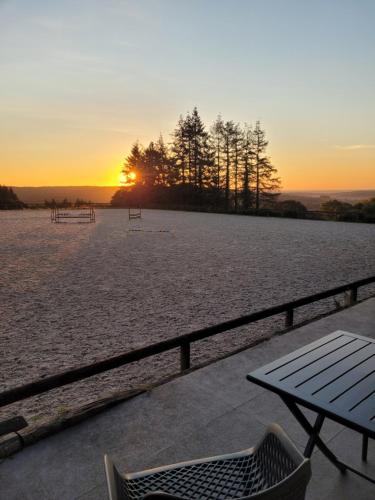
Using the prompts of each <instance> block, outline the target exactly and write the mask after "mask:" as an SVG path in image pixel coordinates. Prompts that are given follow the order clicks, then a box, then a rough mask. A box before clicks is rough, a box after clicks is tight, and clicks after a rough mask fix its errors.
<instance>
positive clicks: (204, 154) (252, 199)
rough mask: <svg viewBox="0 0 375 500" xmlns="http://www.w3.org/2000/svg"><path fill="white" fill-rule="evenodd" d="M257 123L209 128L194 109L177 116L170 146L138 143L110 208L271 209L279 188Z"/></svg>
mask: <svg viewBox="0 0 375 500" xmlns="http://www.w3.org/2000/svg"><path fill="white" fill-rule="evenodd" d="M267 146H268V141H267V140H266V135H265V131H264V129H263V128H262V127H261V124H260V122H256V123H255V125H254V126H251V125H249V124H244V125H240V124H238V123H235V122H233V121H224V120H223V119H222V117H221V116H220V115H219V116H218V118H217V119H216V120H215V122H214V123H213V124H212V125H211V127H209V128H207V127H206V125H205V124H204V123H203V120H202V118H201V117H200V115H199V113H198V110H197V108H194V109H193V111H192V112H189V113H187V114H186V116H180V118H179V120H178V122H177V125H176V128H175V129H174V131H173V132H172V134H171V140H170V142H169V143H166V142H164V139H163V137H162V136H161V135H160V137H159V139H158V140H157V141H156V142H154V141H152V142H150V144H149V145H148V146H146V147H144V146H142V145H141V144H140V143H139V142H136V143H135V144H134V145H133V147H132V149H131V152H130V154H129V155H128V156H127V157H126V159H125V163H124V167H123V170H122V179H123V182H122V184H123V187H122V188H121V189H120V190H119V191H118V192H117V193H115V195H114V197H113V200H112V204H113V205H117V206H121V205H129V204H138V205H142V206H163V207H166V208H168V207H170V208H173V207H183V208H189V207H192V208H193V207H196V208H206V209H212V210H215V209H216V210H225V211H235V212H238V211H242V212H246V211H247V210H250V209H251V210H253V209H256V210H258V209H259V208H261V207H269V206H271V205H272V203H273V199H274V198H275V196H276V195H277V193H278V190H279V188H280V180H279V178H278V177H277V170H276V168H275V167H274V166H273V165H272V163H271V161H270V158H269V156H268V155H267Z"/></svg>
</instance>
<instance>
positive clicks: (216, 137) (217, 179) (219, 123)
mask: <svg viewBox="0 0 375 500" xmlns="http://www.w3.org/2000/svg"><path fill="white" fill-rule="evenodd" d="M210 140H211V148H212V150H213V151H214V170H213V173H212V184H213V185H214V186H215V187H216V189H217V190H219V189H220V188H221V183H222V182H221V181H222V179H221V177H222V169H223V155H222V153H223V151H224V144H223V141H224V123H223V120H222V118H221V116H220V115H219V116H218V117H217V119H216V121H215V122H214V124H213V125H212V127H211V134H210Z"/></svg>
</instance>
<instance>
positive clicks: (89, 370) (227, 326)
mask: <svg viewBox="0 0 375 500" xmlns="http://www.w3.org/2000/svg"><path fill="white" fill-rule="evenodd" d="M371 283H375V276H372V277H370V278H365V279H362V280H358V281H354V282H352V283H348V284H346V285H342V286H338V287H335V288H331V289H330V290H326V291H324V292H319V293H315V294H313V295H309V296H307V297H302V298H300V299H297V300H293V301H291V302H286V303H284V304H280V305H277V306H273V307H269V308H267V309H263V310H261V311H257V312H253V313H251V314H247V315H245V316H241V317H239V318H235V319H232V320H229V321H224V322H223V323H219V324H217V325H213V326H209V327H207V328H203V329H201V330H196V331H194V332H191V333H186V334H184V335H180V336H178V337H173V338H170V339H166V340H162V341H161V342H157V343H155V344H151V345H148V346H145V347H141V348H140V349H135V350H133V351H129V352H125V353H123V354H120V355H117V356H114V357H111V358H108V359H105V360H102V361H98V362H95V363H92V364H89V365H86V366H82V367H80V368H73V369H69V370H66V371H63V372H60V373H58V374H56V375H52V376H50V377H46V378H44V379H41V380H36V381H34V382H30V383H28V384H25V385H22V386H19V387H15V388H13V389H9V390H7V391H3V392H1V393H0V407H2V406H6V405H9V404H11V403H15V402H17V401H21V400H23V399H26V398H29V397H31V396H36V395H38V394H42V393H44V392H47V391H50V390H51V389H56V388H58V387H62V386H64V385H67V384H72V383H73V382H78V381H79V380H83V379H85V378H88V377H92V376H93V375H98V374H99V373H103V372H105V371H108V370H113V369H114V368H119V367H121V366H124V365H127V364H129V363H133V362H135V361H139V360H141V359H145V358H148V357H150V356H154V355H155V354H160V353H162V352H166V351H170V350H171V349H176V348H179V349H180V367H181V371H183V370H186V369H188V368H190V364H191V363H190V346H191V344H192V343H193V342H197V341H199V340H203V339H206V338H208V337H212V336H214V335H217V334H219V333H223V332H226V331H229V330H233V329H234V328H238V327H240V326H244V325H248V324H250V323H254V322H255V321H259V320H261V319H265V318H269V317H271V316H275V315H277V314H281V313H285V326H286V327H287V328H290V327H292V326H293V316H294V310H295V309H297V308H298V307H301V306H305V305H307V304H311V303H313V302H317V301H319V300H323V299H326V298H329V297H332V296H335V295H339V294H341V293H346V294H347V297H348V300H347V302H346V303H347V305H352V304H354V302H355V301H356V300H357V291H358V288H360V287H362V286H366V285H370V284H371Z"/></svg>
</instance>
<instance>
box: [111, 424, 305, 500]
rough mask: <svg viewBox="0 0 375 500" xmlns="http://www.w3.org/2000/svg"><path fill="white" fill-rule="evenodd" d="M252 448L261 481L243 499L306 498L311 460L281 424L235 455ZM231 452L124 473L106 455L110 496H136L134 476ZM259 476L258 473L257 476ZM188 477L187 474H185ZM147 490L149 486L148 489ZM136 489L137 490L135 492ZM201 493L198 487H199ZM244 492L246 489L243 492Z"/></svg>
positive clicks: (153, 498)
mask: <svg viewBox="0 0 375 500" xmlns="http://www.w3.org/2000/svg"><path fill="white" fill-rule="evenodd" d="M249 452H250V453H251V454H254V459H255V464H256V469H257V471H256V473H255V475H253V473H252V475H253V480H254V481H256V482H257V484H255V488H254V485H252V488H251V489H252V493H250V490H249V493H248V496H243V497H241V498H242V500H245V499H251V500H303V499H304V498H305V492H306V488H307V485H308V483H309V480H310V478H311V467H310V461H309V460H308V459H306V458H305V457H304V456H303V455H302V454H301V453H300V452H299V450H298V449H297V448H296V447H295V446H294V444H293V443H292V442H291V441H290V439H289V438H288V437H287V435H286V434H285V433H284V431H283V430H282V429H281V427H279V426H278V425H277V424H272V425H271V426H269V427H268V429H267V431H266V433H265V435H264V437H263V439H262V441H261V442H260V443H259V444H258V446H256V447H255V448H252V449H250V450H245V451H244V452H240V453H238V454H231V455H230V457H231V458H233V457H234V456H236V457H238V456H242V455H244V456H246V455H247V456H248V454H249ZM228 457H229V455H223V456H221V457H211V459H200V460H193V461H190V462H185V463H180V464H174V465H170V466H166V467H162V468H158V469H153V470H150V471H143V472H140V473H135V474H127V475H126V476H125V477H123V476H122V475H121V474H120V473H119V472H118V471H117V469H116V467H115V466H114V464H113V463H112V461H111V459H110V458H109V457H108V456H107V455H105V457H104V461H105V469H106V476H107V484H108V490H109V499H110V500H127V499H129V498H134V491H133V490H132V486H131V483H132V481H133V482H134V479H137V480H138V479H139V478H141V477H145V476H150V474H155V472H156V471H157V472H160V471H161V470H164V471H166V470H169V471H171V470H175V469H176V468H180V469H181V468H183V467H186V466H190V465H191V464H193V463H194V464H197V463H201V464H202V463H205V462H207V460H213V458H215V459H216V461H217V460H221V459H224V460H225V459H228ZM255 476H256V477H255ZM184 477H185V479H186V477H187V476H186V475H184ZM146 491H147V490H146ZM132 492H133V493H132ZM196 493H197V491H196ZM242 494H244V493H242ZM143 495H144V496H143V498H145V499H146V498H147V499H148V500H162V499H169V500H172V499H174V500H186V495H185V496H184V497H183V498H182V497H179V496H175V495H173V494H168V493H165V492H163V491H153V492H150V493H148V494H144V493H143Z"/></svg>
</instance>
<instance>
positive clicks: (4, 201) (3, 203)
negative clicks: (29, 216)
mask: <svg viewBox="0 0 375 500" xmlns="http://www.w3.org/2000/svg"><path fill="white" fill-rule="evenodd" d="M25 206H26V205H25V204H24V203H23V202H22V201H20V200H19V199H18V196H17V195H16V193H15V192H14V191H13V189H12V188H11V187H7V186H2V185H0V210H16V209H20V208H24V207H25Z"/></svg>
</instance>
